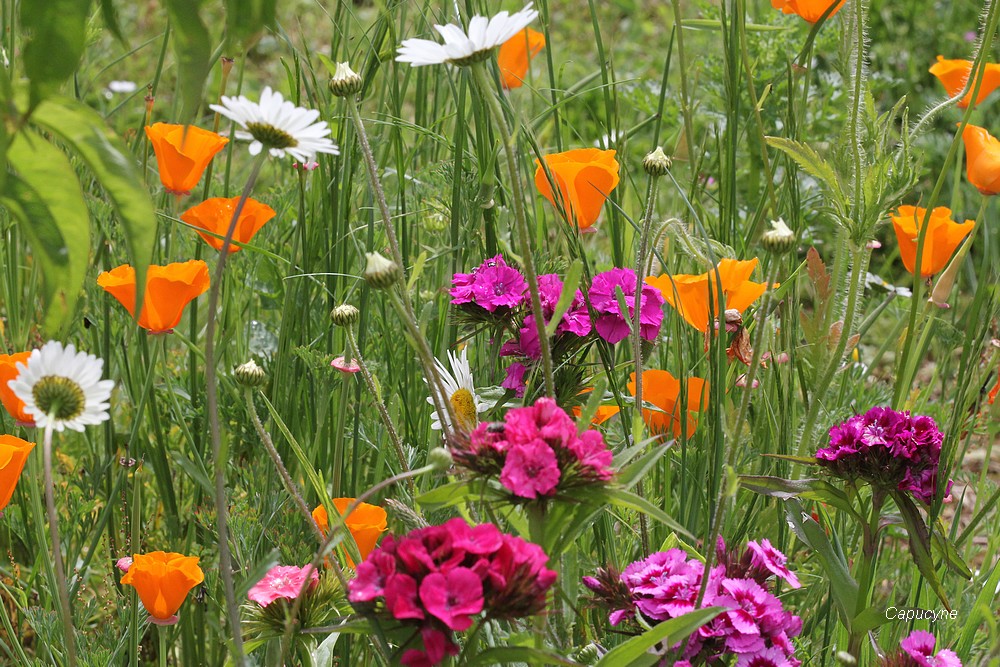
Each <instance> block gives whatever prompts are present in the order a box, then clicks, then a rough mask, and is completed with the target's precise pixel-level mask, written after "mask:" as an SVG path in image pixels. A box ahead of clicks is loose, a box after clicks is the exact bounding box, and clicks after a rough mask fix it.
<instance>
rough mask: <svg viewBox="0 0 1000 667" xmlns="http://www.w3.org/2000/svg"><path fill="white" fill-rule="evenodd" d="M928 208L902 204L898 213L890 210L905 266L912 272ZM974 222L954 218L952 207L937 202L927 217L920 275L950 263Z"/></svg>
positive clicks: (927, 273) (937, 270)
mask: <svg viewBox="0 0 1000 667" xmlns="http://www.w3.org/2000/svg"><path fill="white" fill-rule="evenodd" d="M926 213H927V209H925V208H921V207H919V206H900V207H899V209H898V210H897V211H896V213H895V214H890V215H889V217H890V218H892V226H893V227H894V228H895V230H896V241H897V242H898V243H899V255H900V257H902V259H903V266H905V267H906V270H907V271H909V272H910V273H914V272H915V271H916V266H917V236H918V235H919V233H920V229H921V227H922V226H923V224H924V217H925V216H926ZM973 226H975V223H974V222H973V221H972V220H966V221H965V222H963V223H959V222H955V221H954V220H952V219H951V209H950V208H945V207H944V206H938V207H937V208H935V209H934V210H933V211H931V216H930V220H928V221H927V233H926V234H925V235H924V247H923V255H922V257H921V261H920V277H921V278H927V277H928V276H933V275H934V274H935V273H937V272H939V271H940V270H941V269H943V268H944V267H945V265H946V264H947V263H948V258H949V257H951V255H952V253H954V252H955V248H957V247H958V244H959V243H961V242H962V240H963V239H964V238H965V237H966V236H968V235H969V232H971V231H972V228H973Z"/></svg>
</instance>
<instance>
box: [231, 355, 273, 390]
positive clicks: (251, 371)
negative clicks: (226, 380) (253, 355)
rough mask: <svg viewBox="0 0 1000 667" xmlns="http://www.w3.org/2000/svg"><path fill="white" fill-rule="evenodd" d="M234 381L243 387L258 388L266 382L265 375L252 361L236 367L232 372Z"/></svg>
mask: <svg viewBox="0 0 1000 667" xmlns="http://www.w3.org/2000/svg"><path fill="white" fill-rule="evenodd" d="M233 376H234V377H235V378H236V381H237V382H238V383H240V384H241V385H243V386H244V387H259V386H261V385H262V384H264V383H265V382H267V374H266V373H264V369H263V368H261V367H260V366H258V365H257V362H255V361H254V360H253V359H251V360H250V361H248V362H246V363H245V364H241V365H239V366H237V367H236V370H234V371H233Z"/></svg>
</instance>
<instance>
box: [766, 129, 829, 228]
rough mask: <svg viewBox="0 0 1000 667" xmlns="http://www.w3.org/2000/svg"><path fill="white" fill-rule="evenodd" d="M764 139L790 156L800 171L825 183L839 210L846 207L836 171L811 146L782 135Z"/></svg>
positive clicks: (772, 146) (769, 144)
mask: <svg viewBox="0 0 1000 667" xmlns="http://www.w3.org/2000/svg"><path fill="white" fill-rule="evenodd" d="M764 139H765V140H766V141H767V145H768V146H770V147H771V148H776V149H778V150H779V151H781V152H782V153H784V154H785V155H787V156H788V157H790V158H792V160H794V161H795V163H796V164H798V165H799V167H800V168H801V169H802V171H804V172H806V173H807V174H809V175H810V176H812V177H813V178H816V179H817V180H819V181H820V182H822V183H823V184H824V185H826V187H827V190H828V191H829V192H830V194H831V195H832V198H833V199H834V203H835V204H836V205H837V207H838V208H839V209H840V210H841V211H843V210H845V209H847V208H848V201H847V198H846V197H845V196H844V191H843V190H842V189H841V187H840V180H839V179H838V178H837V173H836V172H835V171H834V170H833V167H831V166H830V164H829V163H828V162H827V161H826V160H824V159H823V158H822V157H820V155H819V153H817V152H816V151H815V150H813V149H812V147H811V146H809V145H808V144H805V143H802V142H801V141H794V140H792V139H786V138H784V137H765V138H764Z"/></svg>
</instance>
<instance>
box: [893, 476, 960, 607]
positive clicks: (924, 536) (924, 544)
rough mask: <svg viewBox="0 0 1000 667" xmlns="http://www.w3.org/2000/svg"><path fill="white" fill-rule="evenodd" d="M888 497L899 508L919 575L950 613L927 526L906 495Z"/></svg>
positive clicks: (897, 493) (898, 494)
mask: <svg viewBox="0 0 1000 667" xmlns="http://www.w3.org/2000/svg"><path fill="white" fill-rule="evenodd" d="M890 495H891V496H892V499H893V500H895V501H896V506H897V507H899V513H900V514H901V515H902V517H903V524H904V525H905V526H906V534H907V535H908V536H909V538H910V557H911V558H913V562H914V563H915V564H916V566H917V569H918V570H920V574H922V575H924V579H926V580H927V583H928V584H930V587H931V590H933V591H934V593H935V594H936V595H937V596H938V599H939V600H941V602H943V603H944V606H945V607H947V608H948V610H949V611H950V610H951V603H950V602H948V596H947V594H946V593H945V592H944V587H943V586H942V585H941V580H940V579H939V578H938V575H937V570H936V569H935V568H934V559H933V557H932V556H931V538H930V534H929V533H928V532H927V526H925V525H924V519H923V517H922V516H920V510H918V509H917V506H916V505H914V504H913V501H912V500H910V497H909V496H908V495H906V493H904V492H902V491H898V490H897V491H892V492H891V493H890Z"/></svg>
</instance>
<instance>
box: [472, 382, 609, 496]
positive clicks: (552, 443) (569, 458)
mask: <svg viewBox="0 0 1000 667" xmlns="http://www.w3.org/2000/svg"><path fill="white" fill-rule="evenodd" d="M452 456H454V459H455V462H456V463H457V464H458V465H460V466H462V467H464V468H467V469H468V470H471V471H472V472H474V473H477V474H480V475H483V476H487V477H493V476H499V478H500V483H501V484H502V485H503V486H504V488H506V489H507V490H508V491H510V493H511V494H513V495H514V496H517V497H518V498H526V499H529V500H533V499H536V498H547V497H552V496H554V495H556V493H557V492H559V491H565V490H567V489H570V488H574V487H579V486H586V485H589V484H599V483H603V482H606V481H607V480H609V479H611V476H612V474H613V471H612V469H611V462H612V458H613V455H612V452H611V450H609V449H608V447H607V445H606V444H605V442H604V437H603V436H602V435H601V433H600V431H596V430H593V429H588V430H586V431H584V432H583V433H578V432H577V427H576V423H574V422H573V419H572V418H571V417H570V416H569V415H568V414H566V412H565V411H564V410H563V409H562V408H560V407H559V406H558V405H556V402H555V401H553V400H552V399H550V398H540V399H538V400H537V401H536V402H535V404H534V405H532V406H528V407H523V408H513V409H512V410H508V411H507V414H505V415H504V420H503V421H502V422H494V423H483V424H480V425H479V427H478V428H477V429H476V430H475V431H473V432H472V434H471V435H470V436H469V441H468V443H459V444H456V445H455V446H454V448H453V449H452Z"/></svg>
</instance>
